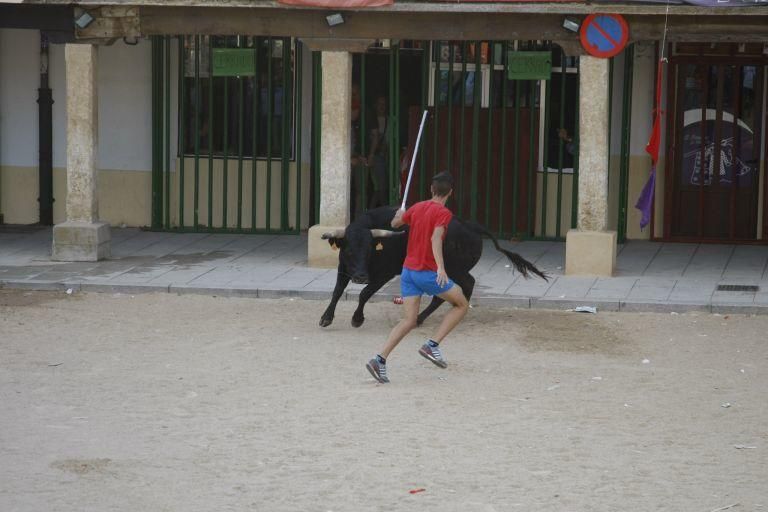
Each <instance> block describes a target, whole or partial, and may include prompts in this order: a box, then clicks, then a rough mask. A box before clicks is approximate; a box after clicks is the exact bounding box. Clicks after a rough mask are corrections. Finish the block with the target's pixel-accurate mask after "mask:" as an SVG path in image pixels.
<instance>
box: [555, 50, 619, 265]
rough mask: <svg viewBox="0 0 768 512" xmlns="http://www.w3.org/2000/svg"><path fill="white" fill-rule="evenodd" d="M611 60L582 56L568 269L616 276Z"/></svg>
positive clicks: (568, 244)
mask: <svg viewBox="0 0 768 512" xmlns="http://www.w3.org/2000/svg"><path fill="white" fill-rule="evenodd" d="M609 69H610V68H609V61H608V59H601V58H597V57H591V56H587V55H582V56H580V57H579V202H578V213H577V229H575V230H570V231H569V232H568V234H567V236H566V244H565V273H566V274H568V275H597V276H610V275H612V274H613V270H614V268H615V267H616V232H615V231H607V230H606V228H607V227H608V165H609V159H608V139H609V131H610V118H609V91H608V84H609V79H608V73H609Z"/></svg>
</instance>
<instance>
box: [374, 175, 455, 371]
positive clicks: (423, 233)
mask: <svg viewBox="0 0 768 512" xmlns="http://www.w3.org/2000/svg"><path fill="white" fill-rule="evenodd" d="M431 191H432V199H430V200H428V201H422V202H420V203H416V204H415V205H413V206H411V207H410V208H409V209H408V211H405V212H404V211H403V210H398V211H397V214H395V218H394V219H392V227H393V228H398V227H400V226H402V225H403V224H408V225H409V231H408V252H407V254H406V257H405V262H403V273H402V274H401V276H400V286H401V294H402V296H403V308H404V312H405V316H404V318H403V319H402V320H401V321H400V323H398V324H397V325H396V326H395V327H394V328H393V329H392V332H390V333H389V338H387V342H386V343H385V344H384V348H383V349H382V351H381V352H380V353H379V354H377V355H376V357H374V358H373V359H371V360H370V361H369V362H368V364H367V365H366V368H368V371H369V372H371V375H373V378H375V379H376V380H377V381H379V382H382V383H385V382H389V379H388V378H387V357H389V354H390V352H392V350H394V348H395V347H396V346H397V344H398V343H400V341H401V340H402V339H403V338H405V336H406V335H407V334H408V333H409V332H411V330H412V329H413V328H414V327H416V318H417V317H418V314H419V305H420V303H421V295H422V294H427V295H437V296H438V297H440V298H441V299H444V300H445V301H446V302H448V303H450V304H451V305H452V306H453V307H452V308H451V310H450V311H449V312H448V313H447V314H446V315H445V318H443V321H442V323H441V324H440V327H439V328H438V329H437V332H436V333H435V335H434V336H433V337H432V338H430V339H428V340H427V342H426V343H424V345H422V346H421V348H420V349H419V354H421V355H422V356H423V357H425V358H427V359H429V360H430V361H432V362H433V363H434V364H435V365H437V366H439V367H440V368H445V367H446V366H447V364H446V362H445V359H443V355H442V353H441V352H440V346H439V345H440V342H441V341H443V339H444V338H445V337H446V336H447V335H448V333H450V332H451V331H452V330H453V328H454V327H456V325H458V323H459V322H460V321H461V319H462V318H464V315H465V314H466V313H467V309H468V308H469V303H468V302H467V299H466V297H464V293H463V292H462V290H461V288H460V287H459V286H458V285H456V284H454V282H453V281H451V280H450V279H449V278H448V275H447V274H446V273H445V264H444V262H443V240H444V239H445V233H446V230H447V229H448V223H449V222H450V221H451V217H452V216H453V214H452V213H451V211H450V210H448V208H446V207H445V203H446V201H447V200H448V198H449V197H450V195H451V193H452V192H453V179H452V178H451V175H450V174H449V173H448V172H441V173H440V174H438V175H436V176H435V177H434V178H432V186H431Z"/></svg>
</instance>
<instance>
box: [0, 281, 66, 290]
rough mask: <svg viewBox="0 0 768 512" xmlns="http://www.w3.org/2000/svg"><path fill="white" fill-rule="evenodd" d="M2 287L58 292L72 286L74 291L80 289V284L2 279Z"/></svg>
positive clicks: (0, 283)
mask: <svg viewBox="0 0 768 512" xmlns="http://www.w3.org/2000/svg"><path fill="white" fill-rule="evenodd" d="M0 285H1V286H2V288H6V289H11V290H33V291H40V292H58V291H67V290H68V289H70V288H72V291H73V292H77V291H80V285H78V284H77V283H62V282H55V281H35V280H34V279H30V280H24V281H12V280H8V281H2V282H0Z"/></svg>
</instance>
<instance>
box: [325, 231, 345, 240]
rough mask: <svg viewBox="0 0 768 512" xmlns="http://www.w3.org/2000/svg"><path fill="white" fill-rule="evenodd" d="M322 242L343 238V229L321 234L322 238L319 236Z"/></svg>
mask: <svg viewBox="0 0 768 512" xmlns="http://www.w3.org/2000/svg"><path fill="white" fill-rule="evenodd" d="M320 238H322V239H323V240H328V239H329V238H344V230H343V229H337V230H335V231H329V232H327V233H323V236H321V237H320Z"/></svg>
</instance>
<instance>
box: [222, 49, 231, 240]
mask: <svg viewBox="0 0 768 512" xmlns="http://www.w3.org/2000/svg"><path fill="white" fill-rule="evenodd" d="M228 46H229V38H228V37H225V38H224V48H227V47H228ZM223 101H224V114H223V121H224V129H223V131H222V135H223V138H222V140H223V146H224V148H223V149H224V155H223V159H222V162H221V165H222V170H221V194H222V198H221V227H222V228H224V229H226V228H227V199H228V197H229V183H228V178H229V176H228V174H229V172H228V171H229V77H228V76H225V77H224V94H223Z"/></svg>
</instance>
